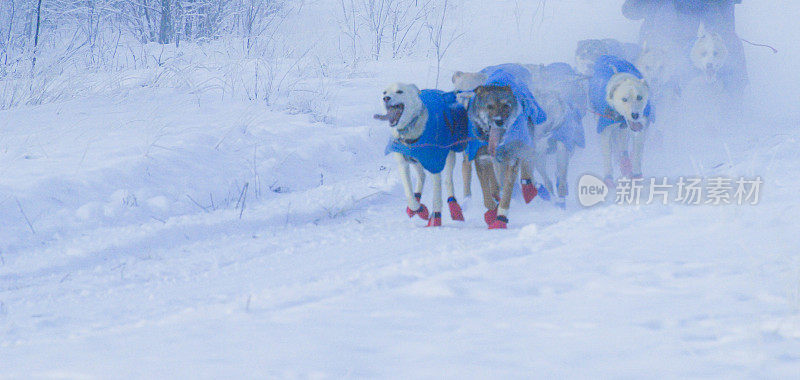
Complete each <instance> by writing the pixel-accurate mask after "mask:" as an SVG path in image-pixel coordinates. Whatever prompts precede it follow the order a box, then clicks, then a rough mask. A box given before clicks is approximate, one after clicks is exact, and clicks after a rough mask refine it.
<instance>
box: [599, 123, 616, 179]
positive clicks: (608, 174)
mask: <svg viewBox="0 0 800 380" xmlns="http://www.w3.org/2000/svg"><path fill="white" fill-rule="evenodd" d="M614 128H617V124H614V125H609V126H608V127H606V129H605V130H604V131H603V132H602V133H601V135H600V143H601V145H602V146H601V148H602V151H603V171H604V172H603V174H604V175H605V178H603V181H604V182H605V183H606V185H607V186H608V187H614V186H613V184H614V167H613V166H612V162H611V140H612V134H613V133H612V131H613V130H614Z"/></svg>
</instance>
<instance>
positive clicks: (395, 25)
mask: <svg viewBox="0 0 800 380" xmlns="http://www.w3.org/2000/svg"><path fill="white" fill-rule="evenodd" d="M431 1H432V0H425V1H420V0H397V1H395V2H394V3H393V6H392V7H391V9H390V11H389V22H390V26H389V31H390V33H391V39H392V58H399V57H400V52H401V51H403V50H404V49H407V48H408V47H410V46H414V45H415V44H416V42H417V39H418V38H419V34H420V32H421V31H422V27H423V25H424V23H425V21H426V20H427V17H428V11H429V10H430V4H431Z"/></svg>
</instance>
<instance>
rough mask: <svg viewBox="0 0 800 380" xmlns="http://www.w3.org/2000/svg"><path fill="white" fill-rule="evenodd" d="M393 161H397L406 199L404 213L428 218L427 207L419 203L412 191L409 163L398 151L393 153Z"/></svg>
mask: <svg viewBox="0 0 800 380" xmlns="http://www.w3.org/2000/svg"><path fill="white" fill-rule="evenodd" d="M394 158H395V161H397V166H398V167H399V169H400V179H401V180H402V181H403V191H404V192H405V194H406V200H407V201H408V207H407V208H406V214H408V217H409V218H413V217H414V215H419V217H420V218H422V219H428V209H427V208H426V207H425V205H423V204H421V203H419V199H417V197H416V196H415V195H414V191H413V190H412V187H411V173H409V164H408V161H407V160H406V158H405V157H403V155H402V154H400V153H395V154H394Z"/></svg>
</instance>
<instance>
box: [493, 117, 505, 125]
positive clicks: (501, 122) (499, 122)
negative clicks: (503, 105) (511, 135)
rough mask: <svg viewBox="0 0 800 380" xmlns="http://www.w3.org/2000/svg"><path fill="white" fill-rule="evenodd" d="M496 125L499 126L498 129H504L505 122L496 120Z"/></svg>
mask: <svg viewBox="0 0 800 380" xmlns="http://www.w3.org/2000/svg"><path fill="white" fill-rule="evenodd" d="M494 123H495V124H497V126H498V127H502V126H503V124H504V123H505V120H503V119H500V120H495V121H494Z"/></svg>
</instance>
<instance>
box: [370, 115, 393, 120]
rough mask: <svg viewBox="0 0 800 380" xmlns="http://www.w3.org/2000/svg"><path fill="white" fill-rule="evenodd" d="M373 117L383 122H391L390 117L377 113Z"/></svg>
mask: <svg viewBox="0 0 800 380" xmlns="http://www.w3.org/2000/svg"><path fill="white" fill-rule="evenodd" d="M372 117H373V118H375V119H376V120H381V121H386V120H389V115H380V114H377V113H376V114H375V115H373V116H372Z"/></svg>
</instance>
